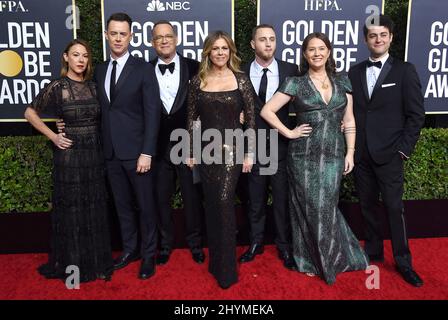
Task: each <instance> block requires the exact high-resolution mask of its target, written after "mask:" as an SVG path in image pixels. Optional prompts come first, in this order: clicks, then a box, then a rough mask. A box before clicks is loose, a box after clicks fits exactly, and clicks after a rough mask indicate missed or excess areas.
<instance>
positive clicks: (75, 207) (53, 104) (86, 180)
mask: <svg viewBox="0 0 448 320" xmlns="http://www.w3.org/2000/svg"><path fill="white" fill-rule="evenodd" d="M91 57H92V55H91V49H90V47H89V45H88V44H87V42H85V41H82V40H73V41H71V42H70V43H69V44H68V46H67V48H66V49H65V51H64V54H63V57H62V70H61V78H59V79H57V80H53V81H51V82H50V83H49V84H48V85H47V86H46V87H45V88H44V89H43V90H41V91H40V93H39V95H38V96H37V97H36V98H35V99H34V100H33V102H32V103H31V105H30V106H29V107H28V108H27V109H26V111H25V118H26V119H27V120H28V121H29V122H30V123H31V124H32V125H33V126H34V127H35V128H36V129H37V130H39V131H40V132H41V133H43V134H44V135H45V136H47V137H48V138H49V139H50V140H51V141H52V142H53V143H54V145H55V146H56V147H55V148H54V153H53V199H52V203H53V211H52V238H51V252H50V254H49V261H48V263H47V264H44V265H42V266H40V267H39V269H38V271H39V273H40V274H42V275H43V276H45V277H47V278H50V279H53V278H58V279H63V280H64V279H66V277H67V276H69V275H70V273H69V274H67V273H66V268H67V266H70V265H74V266H76V267H78V268H79V273H80V282H87V281H92V280H95V279H104V280H109V279H110V277H111V274H112V252H111V247H110V237H109V225H108V219H107V199H106V189H105V188H106V187H105V175H104V163H103V161H104V160H103V155H102V147H101V142H100V136H99V128H98V124H99V119H100V107H99V105H98V102H97V100H96V92H95V85H94V83H93V82H92V81H90V80H89V78H90V76H91V74H92V61H91ZM41 113H45V114H50V115H55V116H57V117H58V118H61V119H63V121H64V122H65V132H64V133H59V134H56V133H54V132H53V131H52V130H51V129H49V128H48V127H47V126H46V125H45V123H44V122H43V121H42V120H41V118H40V116H39V114H41Z"/></svg>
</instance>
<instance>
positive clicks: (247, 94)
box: [238, 73, 255, 157]
mask: <svg viewBox="0 0 448 320" xmlns="http://www.w3.org/2000/svg"><path fill="white" fill-rule="evenodd" d="M238 89H239V90H240V92H241V95H242V97H243V100H244V106H243V112H244V119H245V124H246V130H245V132H244V135H245V136H246V137H247V149H246V153H247V154H248V155H249V156H252V157H253V156H254V153H255V98H254V89H253V86H252V83H251V82H250V79H249V77H248V76H247V75H246V74H244V73H241V74H238Z"/></svg>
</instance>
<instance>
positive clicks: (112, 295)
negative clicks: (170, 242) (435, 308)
mask: <svg viewBox="0 0 448 320" xmlns="http://www.w3.org/2000/svg"><path fill="white" fill-rule="evenodd" d="M410 247H411V251H412V253H413V257H414V261H413V263H414V267H415V269H416V270H417V271H418V272H419V274H420V275H421V277H422V278H423V280H424V281H425V284H424V286H423V287H421V288H414V287H412V286H410V285H408V284H407V283H405V282H404V281H402V280H401V278H400V276H399V275H398V274H397V273H396V272H395V270H394V263H393V258H392V253H391V247H390V242H389V241H386V242H385V248H386V261H385V262H384V263H381V264H377V265H378V267H379V270H380V289H371V290H369V289H367V288H366V285H365V282H366V279H367V277H368V275H367V274H366V273H365V272H363V271H358V272H349V273H344V274H340V275H339V276H338V278H337V281H336V283H335V284H334V285H332V286H329V285H327V284H325V283H324V282H323V281H322V280H320V279H319V278H318V277H314V278H310V277H308V276H306V275H304V274H301V273H298V272H293V271H289V270H286V269H285V268H284V267H283V266H282V264H281V262H280V261H279V260H278V258H277V256H276V249H275V247H274V246H267V247H266V250H265V253H264V254H263V255H261V256H257V258H256V259H255V260H254V261H253V262H251V263H248V264H244V265H241V266H240V269H239V275H240V281H239V283H237V284H236V285H234V286H232V287H231V288H230V289H228V290H222V289H220V288H219V287H218V285H217V284H216V281H215V280H214V279H213V277H212V276H211V275H210V274H209V273H208V272H207V261H206V263H205V264H202V265H197V264H195V263H194V262H193V260H192V259H191V255H190V252H189V251H188V250H185V249H182V250H181V249H178V250H175V251H174V252H173V254H172V256H171V259H170V261H169V262H168V264H167V265H165V266H162V267H158V268H157V271H156V274H155V275H154V276H153V277H152V278H151V279H148V280H146V281H142V280H139V279H137V272H138V268H139V263H138V262H137V263H133V264H131V265H129V266H128V267H127V268H125V269H122V270H119V271H117V272H116V273H115V274H114V276H113V278H112V281H110V282H104V281H95V282H93V283H86V284H81V288H80V289H79V290H68V289H66V287H65V285H64V283H63V282H62V281H61V280H47V279H44V278H43V277H41V276H40V275H39V274H38V273H37V272H36V267H37V266H39V265H40V264H41V263H44V262H45V261H46V255H45V254H16V255H0V265H1V268H0V299H2V300H5V299H6V300H15V299H33V300H34V299H68V300H71V299H82V300H88V299H89V300H90V299H101V300H103V299H143V300H149V299H151V300H202V299H208V300H215V299H216V300H218V299H219V300H227V299H234V300H239V299H243V300H244V299H250V300H259V299H265V300H328V299H331V300H333V299H335V300H341V299H343V300H351V299H353V300H359V299H363V300H364V299H368V300H389V299H393V300H397V299H399V300H409V299H422V300H431V299H442V300H447V299H448V273H447V271H448V238H433V239H413V240H410ZM244 249H245V248H243V247H239V248H238V255H239V254H241V253H242V251H243V250H244Z"/></svg>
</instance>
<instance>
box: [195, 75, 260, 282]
mask: <svg viewBox="0 0 448 320" xmlns="http://www.w3.org/2000/svg"><path fill="white" fill-rule="evenodd" d="M235 77H236V79H237V82H238V89H235V90H232V91H224V92H206V91H202V90H201V89H200V80H199V78H198V77H195V78H194V79H193V80H192V82H191V85H190V91H189V100H188V128H189V131H190V137H191V136H193V128H194V127H195V124H194V122H195V121H196V120H197V119H198V117H199V119H200V125H201V127H200V129H201V133H202V134H203V133H204V132H205V131H206V130H207V129H212V130H215V132H216V133H217V132H219V133H220V135H221V137H222V141H218V142H217V147H218V148H216V149H215V150H218V149H219V151H217V152H210V155H211V156H212V157H213V158H214V159H216V160H218V161H216V162H217V163H210V162H211V157H208V156H207V155H208V154H209V152H207V151H206V148H205V147H206V145H208V144H209V142H203V143H202V148H201V150H202V151H203V152H202V159H200V161H201V163H200V164H199V174H200V178H201V183H202V188H203V192H204V202H205V204H204V208H205V220H206V228H207V240H208V248H209V272H210V273H211V274H213V276H214V277H215V278H216V279H217V280H218V283H219V284H220V285H221V286H222V287H228V286H230V285H232V284H234V283H236V282H237V281H238V273H237V260H236V216H235V208H234V205H235V190H236V185H237V182H238V178H239V176H240V173H241V170H242V161H241V160H242V158H244V152H246V153H253V152H254V137H252V138H253V139H252V138H249V139H248V140H247V141H246V142H247V143H246V144H245V145H246V146H245V147H243V150H241V148H237V144H236V142H235V141H236V140H235V139H233V141H230V142H229V141H227V140H225V138H224V137H225V130H226V129H231V130H235V129H240V130H241V129H242V126H241V124H240V122H239V115H240V113H241V111H244V116H245V121H246V124H247V127H248V128H250V129H255V120H254V119H255V118H254V98H253V93H252V92H253V89H252V85H251V83H250V80H249V78H248V77H247V76H246V75H245V74H242V73H236V74H235ZM216 130H217V131H216ZM241 133H242V130H241ZM236 135H238V134H236ZM240 137H241V135H240ZM240 151H242V153H238V152H240ZM192 152H193V149H192ZM193 154H194V152H193ZM240 155H241V157H240V159H239V160H238V159H237V157H238V156H240ZM195 159H196V161H198V157H195ZM219 159H221V160H222V161H219ZM207 163H208V164H207Z"/></svg>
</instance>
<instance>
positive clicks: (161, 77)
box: [156, 53, 180, 113]
mask: <svg viewBox="0 0 448 320" xmlns="http://www.w3.org/2000/svg"><path fill="white" fill-rule="evenodd" d="M171 62H174V71H173V73H171V72H170V70H166V71H165V74H162V72H160V69H159V64H169V63H171ZM169 63H166V62H164V61H163V60H162V59H160V58H159V59H158V60H157V65H156V76H157V82H158V83H159V89H160V99H161V100H162V103H163V107H164V108H165V110H166V111H167V112H168V113H170V111H171V109H172V108H173V104H174V100H175V99H176V95H177V91H178V90H179V84H180V59H179V56H178V55H177V53H176V55H175V56H174V58H173V59H172V60H171V61H170V62H169Z"/></svg>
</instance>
